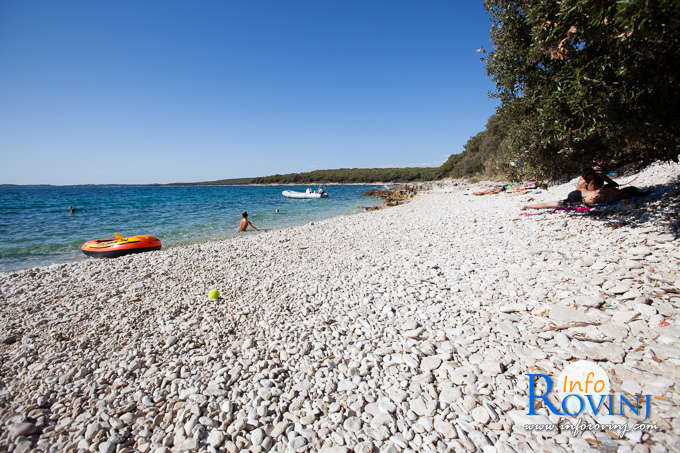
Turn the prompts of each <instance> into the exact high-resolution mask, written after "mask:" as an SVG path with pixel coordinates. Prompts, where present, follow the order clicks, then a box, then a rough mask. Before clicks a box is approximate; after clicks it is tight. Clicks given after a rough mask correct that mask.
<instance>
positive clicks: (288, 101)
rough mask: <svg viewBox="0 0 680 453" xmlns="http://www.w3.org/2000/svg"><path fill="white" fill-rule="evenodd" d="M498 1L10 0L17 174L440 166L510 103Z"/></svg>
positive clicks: (42, 180)
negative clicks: (503, 98) (499, 64)
mask: <svg viewBox="0 0 680 453" xmlns="http://www.w3.org/2000/svg"><path fill="white" fill-rule="evenodd" d="M488 34H489V19H488V16H487V14H486V12H485V10H484V8H483V6H482V1H481V0H480V1H460V2H455V1H454V2H452V1H428V2H412V1H381V2H377V1H370V0H362V1H351V0H342V1H324V0H309V1H295V0H286V1H278V0H271V1H269V0H261V1H260V0H258V1H227V0H223V1H207V0H201V1H114V2H93V1H82V2H77V1H69V0H64V1H52V0H48V1H32V0H31V1H26V0H16V1H15V0H4V1H0V157H2V162H3V163H2V165H0V184H2V183H5V184H86V183H101V184H104V183H164V182H178V181H182V182H187V181H204V180H213V179H222V178H233V177H246V176H263V175H269V174H274V173H288V172H296V171H307V170H313V169H325V168H340V167H391V166H425V165H427V166H438V165H440V164H441V163H442V162H444V160H446V158H447V157H448V156H449V155H450V154H452V153H457V152H460V151H461V150H462V146H463V145H464V144H465V142H466V141H467V139H468V138H469V137H470V136H472V135H474V134H476V133H477V132H479V131H480V130H482V129H483V128H484V125H485V123H486V120H487V119H488V117H489V116H490V115H491V114H492V113H493V112H494V109H495V105H496V103H495V101H493V100H491V99H489V98H488V92H489V90H491V89H492V88H493V85H492V83H491V81H490V80H489V79H488V77H487V75H486V70H485V68H484V65H483V63H481V62H480V60H479V57H480V54H478V53H477V52H476V49H477V48H479V47H480V46H485V47H487V48H488V47H489V37H488Z"/></svg>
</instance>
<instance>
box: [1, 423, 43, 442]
mask: <svg viewBox="0 0 680 453" xmlns="http://www.w3.org/2000/svg"><path fill="white" fill-rule="evenodd" d="M7 431H8V432H9V437H10V438H12V439H14V438H15V437H19V436H28V435H31V434H33V433H34V432H36V427H35V425H34V424H33V423H28V422H24V423H15V424H13V425H10V427H9V429H8V430H7Z"/></svg>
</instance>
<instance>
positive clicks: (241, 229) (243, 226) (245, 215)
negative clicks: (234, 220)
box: [238, 211, 267, 233]
mask: <svg viewBox="0 0 680 453" xmlns="http://www.w3.org/2000/svg"><path fill="white" fill-rule="evenodd" d="M248 226H250V227H251V228H252V229H253V230H255V231H260V230H258V229H257V228H256V227H255V225H253V224H252V222H251V221H250V220H248V213H247V212H246V211H243V212H242V213H241V223H240V224H239V226H238V232H239V233H243V232H244V231H246V229H247V228H248ZM262 231H264V232H265V233H266V232H267V230H262Z"/></svg>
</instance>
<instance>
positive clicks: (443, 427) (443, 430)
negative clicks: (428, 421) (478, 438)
mask: <svg viewBox="0 0 680 453" xmlns="http://www.w3.org/2000/svg"><path fill="white" fill-rule="evenodd" d="M434 430H435V431H437V432H438V433H439V434H441V435H442V436H444V439H455V438H456V437H458V434H457V433H456V428H454V427H453V425H452V424H451V423H449V422H447V421H444V420H442V419H441V418H439V417H435V419H434Z"/></svg>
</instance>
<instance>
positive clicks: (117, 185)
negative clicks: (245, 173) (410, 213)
mask: <svg viewBox="0 0 680 453" xmlns="http://www.w3.org/2000/svg"><path fill="white" fill-rule="evenodd" d="M427 182H432V181H417V182H311V183H269V184H256V183H247V184H200V183H193V184H192V183H187V184H179V183H171V184H64V185H61V184H0V189H11V188H14V187H17V188H19V187H20V188H29V187H34V188H36V189H38V188H50V187H75V188H90V187H102V188H106V187H111V188H115V187H245V186H253V187H276V186H282V187H283V186H285V187H293V186H383V185H387V184H420V183H427Z"/></svg>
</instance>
